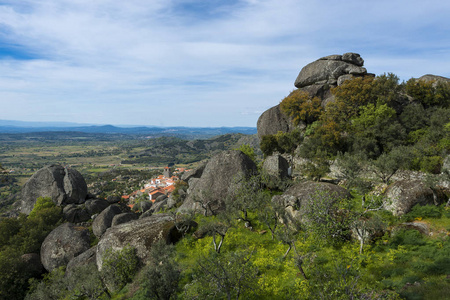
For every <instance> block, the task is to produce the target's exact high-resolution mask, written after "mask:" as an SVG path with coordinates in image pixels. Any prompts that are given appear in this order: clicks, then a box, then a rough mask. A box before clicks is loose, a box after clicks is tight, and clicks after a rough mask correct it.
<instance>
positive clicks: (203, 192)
mask: <svg viewBox="0 0 450 300" xmlns="http://www.w3.org/2000/svg"><path fill="white" fill-rule="evenodd" d="M255 172H256V165H255V163H254V162H253V161H252V160H251V159H250V158H249V157H248V156H247V155H245V154H244V153H242V152H241V151H238V150H230V151H224V152H222V153H220V154H218V155H216V156H214V157H212V158H211V159H210V161H209V162H208V164H207V165H206V167H205V170H204V171H203V174H202V177H200V178H199V179H197V180H198V181H196V182H195V186H194V187H193V188H192V189H191V187H189V189H188V191H189V194H188V196H187V197H186V200H185V201H184V202H183V204H182V205H181V206H180V207H179V209H178V211H180V212H184V211H188V210H198V211H202V209H201V205H200V203H198V202H196V200H201V201H208V202H209V206H210V209H211V210H213V211H219V210H221V209H224V208H225V202H224V200H225V199H226V197H227V196H228V195H230V193H231V192H232V191H233V190H234V189H235V188H236V183H234V181H235V179H236V176H240V175H244V176H247V175H250V174H253V173H255ZM193 179H194V178H192V179H191V180H190V181H189V184H191V181H192V180H193ZM206 198H207V199H206ZM210 213H211V212H208V214H210Z"/></svg>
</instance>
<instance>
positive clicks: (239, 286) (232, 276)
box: [184, 250, 259, 300]
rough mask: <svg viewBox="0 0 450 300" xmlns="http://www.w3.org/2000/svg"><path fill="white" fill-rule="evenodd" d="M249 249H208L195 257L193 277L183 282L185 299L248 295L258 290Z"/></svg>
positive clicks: (244, 296) (253, 295)
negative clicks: (188, 282) (207, 251)
mask: <svg viewBox="0 0 450 300" xmlns="http://www.w3.org/2000/svg"><path fill="white" fill-rule="evenodd" d="M252 255H253V252H250V251H248V250H247V251H234V252H228V253H226V254H220V255H219V254H218V253H216V252H210V253H209V254H208V255H206V256H202V257H199V258H198V260H197V265H196V268H195V269H194V271H193V274H192V277H193V281H192V282H191V283H190V284H188V285H186V286H185V291H184V296H185V298H186V299H229V300H231V299H251V298H255V292H257V291H258V286H257V282H258V277H259V274H258V269H257V268H256V267H255V266H253V264H252Z"/></svg>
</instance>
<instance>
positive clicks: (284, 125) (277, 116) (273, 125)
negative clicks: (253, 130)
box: [256, 104, 295, 140]
mask: <svg viewBox="0 0 450 300" xmlns="http://www.w3.org/2000/svg"><path fill="white" fill-rule="evenodd" d="M256 127H257V128H258V137H259V139H260V140H261V138H262V137H263V136H265V135H268V134H277V133H278V131H281V132H290V131H292V129H294V128H295V126H294V124H292V122H291V120H290V119H289V117H287V116H286V115H284V114H283V113H282V112H281V109H280V105H279V104H278V105H276V106H274V107H272V108H269V109H268V110H266V111H265V112H263V113H262V115H261V116H260V117H259V118H258V122H257V123H256Z"/></svg>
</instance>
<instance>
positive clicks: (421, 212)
mask: <svg viewBox="0 0 450 300" xmlns="http://www.w3.org/2000/svg"><path fill="white" fill-rule="evenodd" d="M441 216H442V209H441V208H440V207H439V206H435V205H419V204H417V205H415V206H414V207H413V208H412V209H411V211H410V212H409V213H407V214H406V215H405V216H404V218H405V219H406V220H408V221H411V220H414V219H416V218H440V217H441Z"/></svg>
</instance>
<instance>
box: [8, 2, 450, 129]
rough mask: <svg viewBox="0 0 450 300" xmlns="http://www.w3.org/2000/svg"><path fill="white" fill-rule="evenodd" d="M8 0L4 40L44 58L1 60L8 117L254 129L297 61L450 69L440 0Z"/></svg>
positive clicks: (407, 70) (404, 74)
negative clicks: (353, 56) (337, 59)
mask: <svg viewBox="0 0 450 300" xmlns="http://www.w3.org/2000/svg"><path fill="white" fill-rule="evenodd" d="M3 3H4V4H3V5H0V46H1V44H5V45H7V44H13V45H16V46H17V45H18V46H20V47H21V50H22V51H24V52H26V53H28V54H29V55H31V56H35V57H36V59H31V60H22V59H20V57H16V59H13V58H10V59H6V58H4V59H3V60H0V97H1V98H0V102H1V103H2V106H3V107H5V108H6V109H2V111H0V118H3V119H22V120H23V119H24V118H26V119H28V120H30V119H32V120H45V119H46V118H50V117H51V118H53V120H64V121H76V122H89V123H92V122H93V119H95V120H97V121H98V122H97V123H113V124H133V123H135V124H156V125H159V124H161V122H164V123H165V125H191V126H194V125H195V126H222V125H224V126H240V125H247V126H255V124H256V120H257V118H258V114H257V113H254V112H259V111H263V110H265V109H267V108H269V107H270V106H273V105H276V104H278V102H279V101H280V100H281V99H282V98H283V97H284V96H285V95H287V94H288V93H289V92H290V91H291V90H292V89H293V88H294V87H293V82H294V80H295V77H296V76H297V74H298V72H299V71H300V69H301V67H303V66H304V65H306V64H307V63H309V62H311V61H313V60H315V59H317V58H319V57H321V56H325V55H329V54H342V53H344V52H349V51H352V52H359V53H361V55H362V57H363V58H364V59H365V61H366V67H367V68H368V70H369V72H374V73H376V74H380V73H383V72H394V73H396V74H397V75H399V76H400V77H401V78H402V79H408V78H409V77H412V76H420V75H422V74H425V73H434V74H438V75H442V76H450V73H449V72H450V71H449V70H450V60H449V58H450V53H449V50H448V49H450V41H449V39H448V37H447V36H446V35H445V33H446V32H448V30H449V29H450V28H449V27H450V24H449V22H448V21H447V19H448V14H449V13H450V4H449V3H447V2H442V1H437V0H431V1H428V2H423V1H417V0H413V1H404V0H401V1H391V0H390V1H387V0H382V1H370V2H369V1H356V0H350V1H345V2H342V1H328V0H315V1H314V0H313V1H311V0H310V1H294V0H276V1H275V0H245V1H237V0H236V1H212V2H211V3H213V4H214V5H212V4H211V5H210V6H209V7H208V6H206V9H209V10H210V13H209V14H208V13H206V12H205V11H202V9H203V10H204V9H205V7H204V6H202V5H197V4H199V3H202V4H204V3H205V2H201V1H200V0H189V1H188V0H183V1H181V0H152V1H143V0H127V1H113V0H96V1H90V0H41V1H31V0H30V1H25V0H23V1H20V4H18V3H17V1H3ZM189 5H190V6H189ZM201 15H205V16H207V17H205V18H200V17H199V16H201ZM0 54H1V50H0ZM408 74H410V75H408ZM41 104H45V105H46V108H45V109H43V108H42V105H41ZM24 107H27V109H26V110H24ZM168 115H170V116H171V118H170V119H168V118H167V116H168ZM243 115H245V116H244V117H243ZM71 118H76V120H72V119H71Z"/></svg>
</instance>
